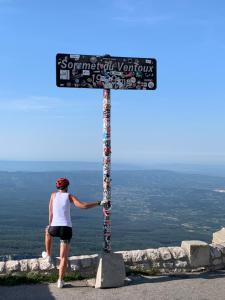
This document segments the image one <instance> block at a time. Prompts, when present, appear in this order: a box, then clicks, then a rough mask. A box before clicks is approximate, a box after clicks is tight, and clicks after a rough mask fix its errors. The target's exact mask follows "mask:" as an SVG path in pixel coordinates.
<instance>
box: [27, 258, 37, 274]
mask: <svg viewBox="0 0 225 300" xmlns="http://www.w3.org/2000/svg"><path fill="white" fill-rule="evenodd" d="M28 267H29V268H30V270H31V271H37V270H39V263H38V259H37V258H32V259H28Z"/></svg>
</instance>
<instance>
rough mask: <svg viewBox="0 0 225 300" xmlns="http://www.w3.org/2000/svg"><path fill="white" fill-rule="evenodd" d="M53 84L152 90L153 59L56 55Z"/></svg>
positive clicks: (153, 76)
mask: <svg viewBox="0 0 225 300" xmlns="http://www.w3.org/2000/svg"><path fill="white" fill-rule="evenodd" d="M56 84H57V86H58V87H70V88H98V89H123V90H155V89H156V59H154V58H137V57H116V56H109V55H105V56H96V55H79V54H57V55H56Z"/></svg>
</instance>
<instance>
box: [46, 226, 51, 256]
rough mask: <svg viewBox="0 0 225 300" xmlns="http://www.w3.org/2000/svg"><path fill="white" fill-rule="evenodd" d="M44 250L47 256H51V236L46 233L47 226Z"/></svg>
mask: <svg viewBox="0 0 225 300" xmlns="http://www.w3.org/2000/svg"><path fill="white" fill-rule="evenodd" d="M45 250H46V253H47V255H48V256H51V253H52V237H51V235H50V234H49V233H48V228H46V230H45Z"/></svg>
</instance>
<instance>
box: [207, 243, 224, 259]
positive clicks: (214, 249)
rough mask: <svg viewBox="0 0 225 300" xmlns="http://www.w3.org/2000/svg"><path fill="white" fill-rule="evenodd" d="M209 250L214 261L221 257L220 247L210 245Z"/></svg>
mask: <svg viewBox="0 0 225 300" xmlns="http://www.w3.org/2000/svg"><path fill="white" fill-rule="evenodd" d="M209 248H210V254H211V257H212V259H214V258H219V257H221V255H222V253H221V250H220V248H219V247H217V246H216V245H214V244H210V245H209Z"/></svg>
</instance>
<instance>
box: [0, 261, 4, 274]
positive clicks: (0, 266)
mask: <svg viewBox="0 0 225 300" xmlns="http://www.w3.org/2000/svg"><path fill="white" fill-rule="evenodd" d="M4 270H5V262H4V261H0V273H3V272H4Z"/></svg>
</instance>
